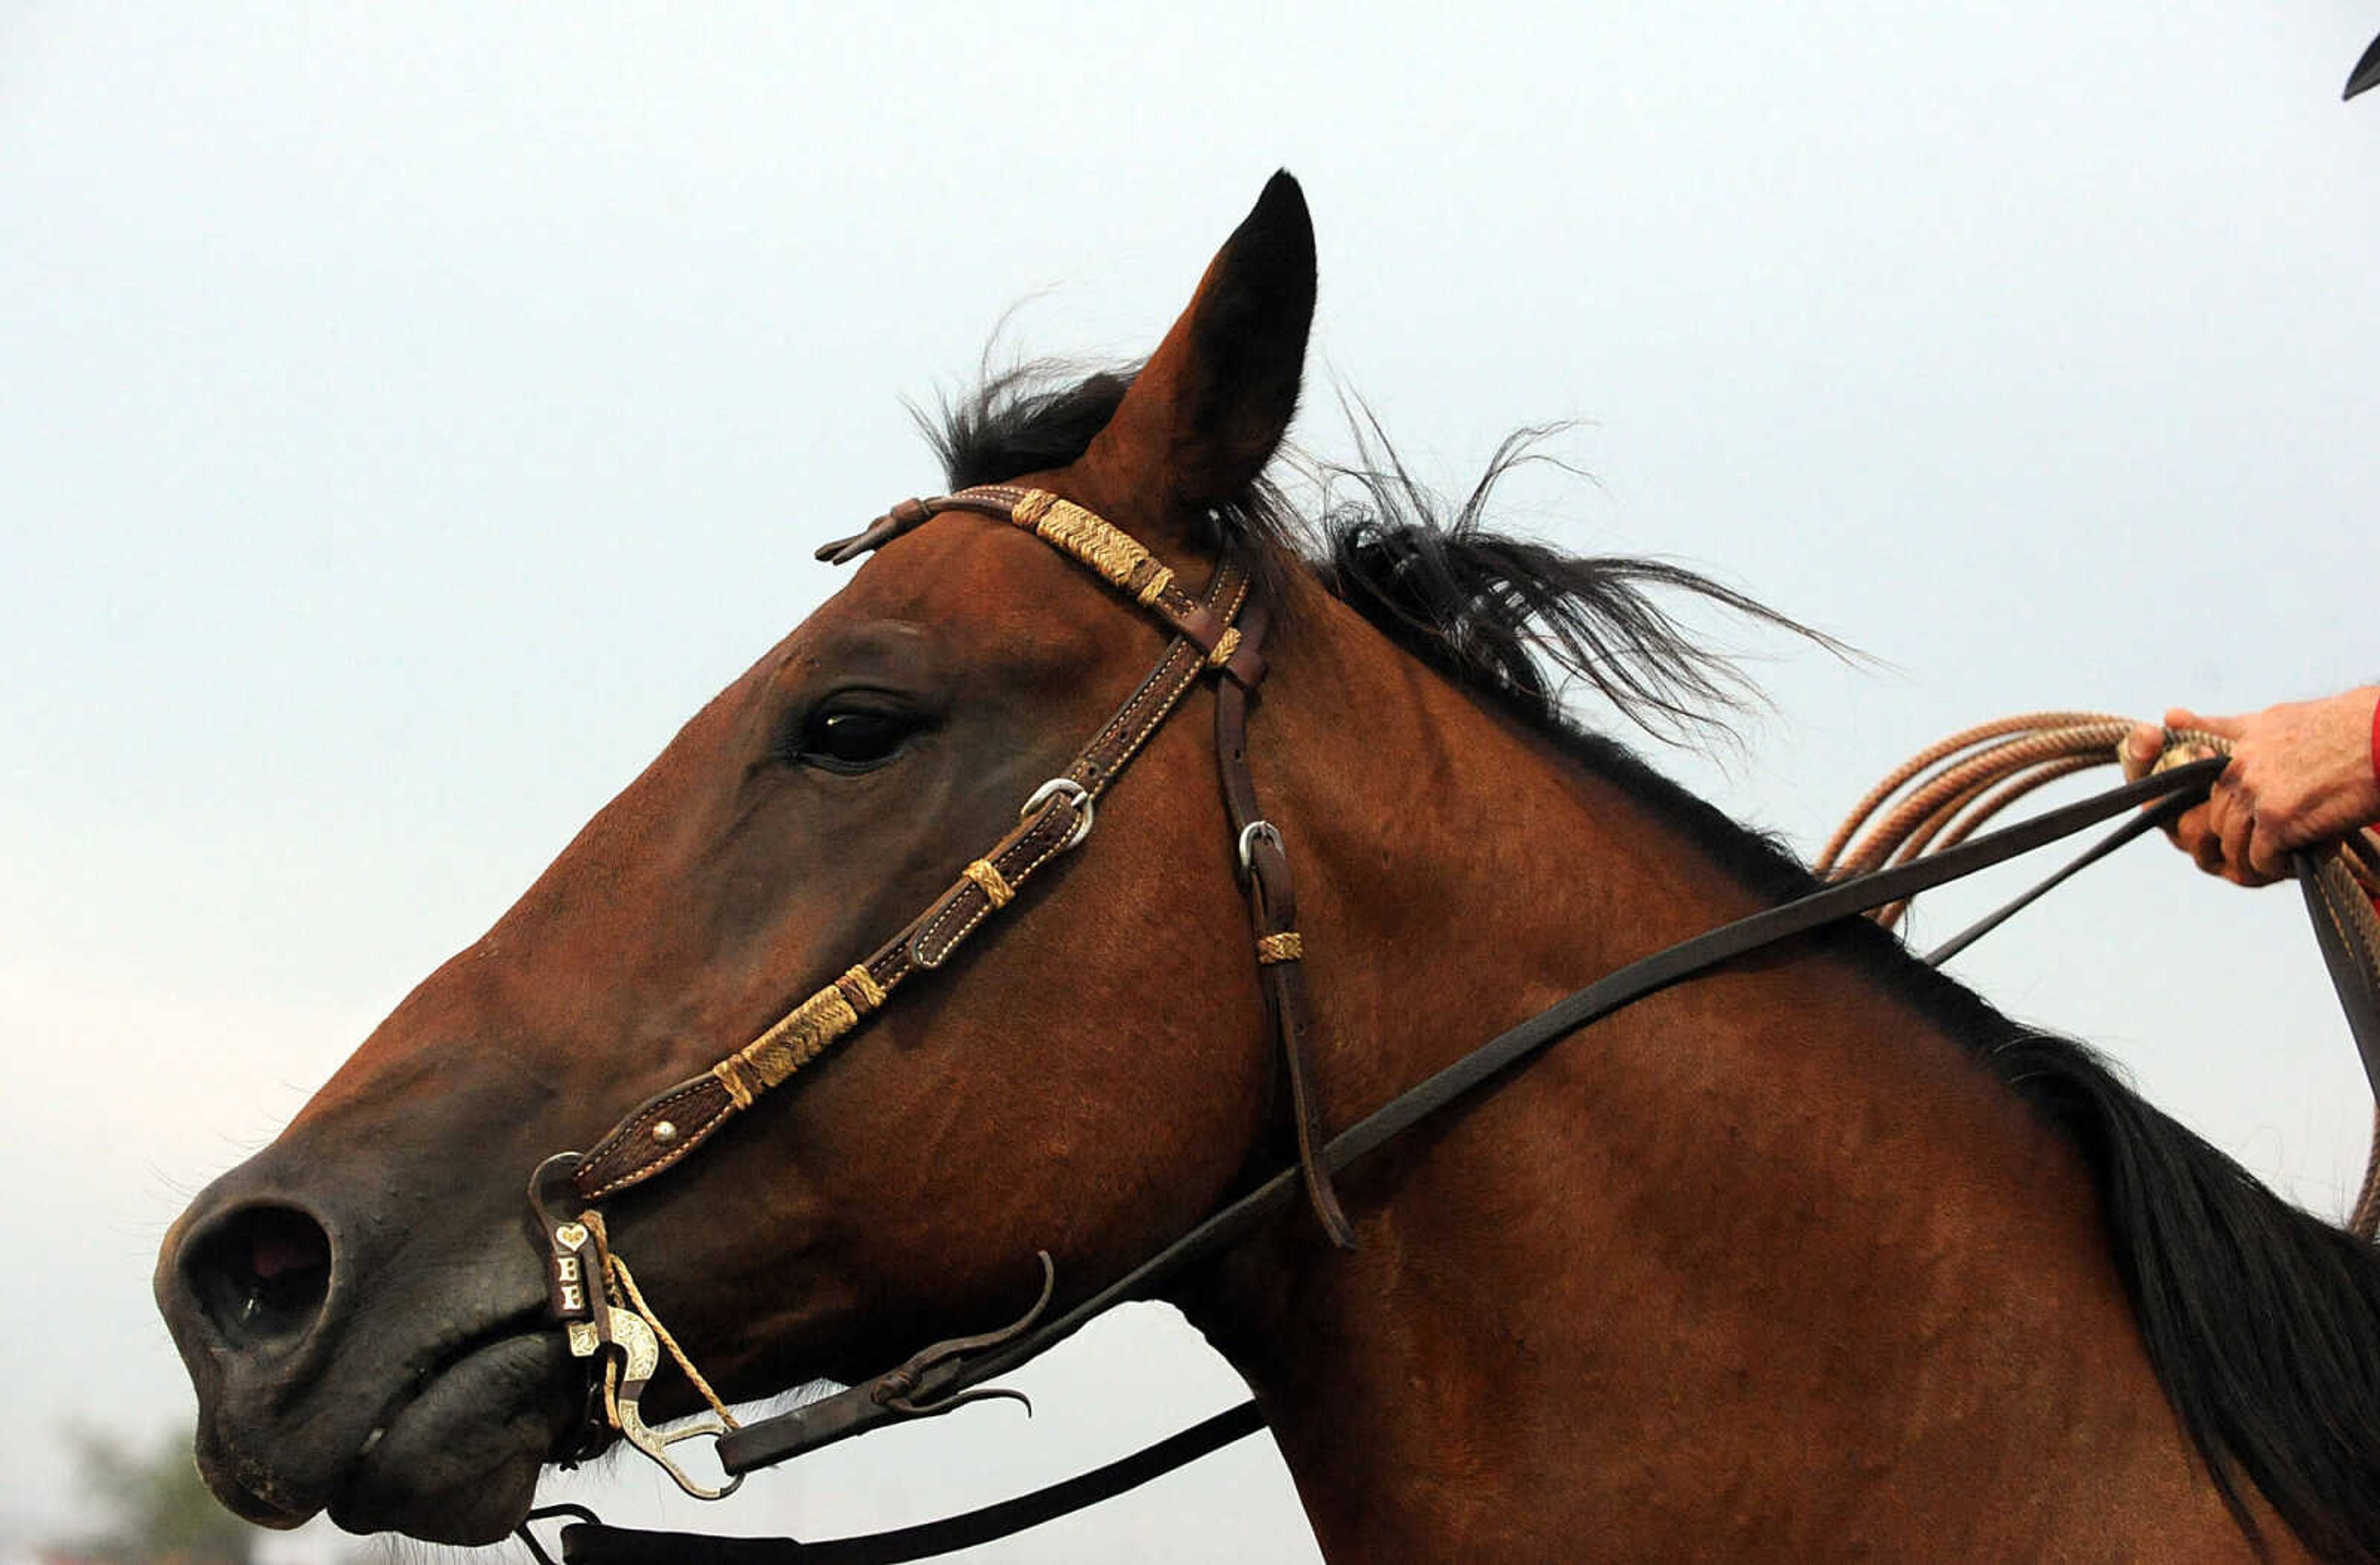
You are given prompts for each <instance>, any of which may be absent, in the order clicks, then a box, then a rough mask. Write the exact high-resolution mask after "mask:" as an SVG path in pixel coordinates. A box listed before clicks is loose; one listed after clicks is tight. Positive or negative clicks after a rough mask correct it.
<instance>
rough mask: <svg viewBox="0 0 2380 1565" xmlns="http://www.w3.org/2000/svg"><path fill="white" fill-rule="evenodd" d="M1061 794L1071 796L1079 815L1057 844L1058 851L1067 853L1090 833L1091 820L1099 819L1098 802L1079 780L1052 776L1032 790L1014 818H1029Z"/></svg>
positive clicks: (1079, 844)
mask: <svg viewBox="0 0 2380 1565" xmlns="http://www.w3.org/2000/svg"><path fill="white" fill-rule="evenodd" d="M1061 794H1065V795H1071V796H1072V799H1073V803H1074V807H1075V812H1076V813H1077V814H1078V815H1079V816H1080V817H1081V819H1078V820H1076V821H1075V829H1074V830H1073V831H1069V832H1067V833H1066V840H1065V841H1064V842H1062V843H1059V844H1058V851H1059V852H1060V853H1068V852H1071V851H1072V850H1074V849H1075V848H1078V847H1080V846H1082V845H1083V839H1084V838H1086V837H1087V836H1089V835H1090V834H1091V822H1092V821H1094V820H1096V819H1099V802H1098V801H1097V800H1096V799H1093V798H1092V797H1091V791H1090V790H1089V789H1088V788H1086V787H1084V786H1083V785H1082V784H1081V783H1080V782H1075V780H1074V779H1073V778H1071V777H1052V778H1051V779H1050V781H1048V782H1044V783H1042V784H1041V786H1039V787H1038V788H1036V789H1034V790H1033V796H1032V797H1031V798H1029V799H1027V800H1026V801H1025V807H1024V808H1022V809H1020V810H1018V811H1017V812H1016V819H1019V820H1029V819H1032V818H1033V812H1034V811H1035V810H1037V809H1039V808H1040V807H1042V806H1043V805H1045V804H1047V803H1049V802H1050V800H1051V799H1053V798H1055V797H1057V796H1058V795H1061Z"/></svg>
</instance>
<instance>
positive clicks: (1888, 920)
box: [1815, 711, 2380, 1240]
mask: <svg viewBox="0 0 2380 1565" xmlns="http://www.w3.org/2000/svg"><path fill="white" fill-rule="evenodd" d="M2135 726H2137V725H2136V724H2135V723H2134V722H2132V721H2131V720H2130V719H2128V718H2120V717H2114V716H2110V715H2109V714H2107V713H2105V712H2075V711H2045V712H2028V713H2025V714H2024V715H2022V716H2021V717H2009V718H2002V719H2000V720H1999V721H1998V722H1986V723H1983V724H1980V725H1978V726H1976V727H1973V728H1970V729H1967V730H1965V731H1963V732H1961V733H1958V734H1952V735H1950V736H1949V738H1947V739H1945V740H1943V741H1941V742H1940V743H1939V744H1937V745H1932V746H1927V747H1926V748H1925V749H1924V750H1922V751H1920V752H1919V753H1918V754H1916V755H1914V756H1912V757H1911V758H1909V759H1908V760H1906V761H1904V762H1902V763H1901V764H1900V766H1898V767H1896V768H1894V769H1893V770H1892V772H1891V773H1890V774H1889V775H1888V776H1887V777H1886V778H1885V779H1884V781H1882V782H1878V783H1877V784H1876V786H1875V787H1874V788H1872V789H1870V790H1869V791H1868V794H1867V796H1866V797H1865V798H1863V799H1862V800H1860V802H1859V805H1858V807H1856V808H1854V809H1853V810H1852V813H1851V815H1850V817H1849V818H1848V819H1845V820H1844V821H1843V823H1842V825H1841V826H1840V827H1839V828H1837V830H1836V831H1835V834H1834V836H1833V837H1832V838H1830V839H1829V840H1828V843H1827V846H1826V850H1825V851H1824V852H1823V853H1821V854H1820V855H1818V859H1817V863H1816V865H1815V868H1816V870H1817V872H1818V874H1819V875H1820V876H1821V877H1823V878H1825V879H1828V880H1844V879H1848V878H1849V877H1851V876H1853V875H1858V874H1863V873H1864V872H1866V871H1868V870H1872V869H1879V868H1882V867H1885V866H1886V865H1888V864H1905V863H1908V862H1910V861H1911V860H1913V859H1916V858H1920V857H1923V856H1925V855H1927V854H1932V853H1939V852H1941V851H1942V850H1943V849H1945V848H1949V847H1952V846H1955V845H1956V844H1958V843H1961V842H1963V841H1964V840H1966V838H1967V837H1969V836H1970V835H1972V834H1973V832H1974V831H1976V829H1977V828H1979V827H1981V826H1982V825H1983V824H1984V823H1985V821H1987V820H1989V819H1991V818H1992V817H1994V816H1996V815H1998V814H1999V813H2000V812H2001V811H2002V810H2004V809H2006V808H2007V807H2009V806H2010V805H2012V804H2014V803H2016V802H2017V801H2018V800H2019V799H2021V798H2023V797H2024V796H2025V795H2028V794H2030V793H2032V792H2034V790H2035V789H2038V788H2042V787H2045V786H2046V785H2047V784H2049V783H2051V782H2057V781H2058V779H2059V778H2062V777H2069V776H2071V775H2073V774H2074V773H2076V772H2078V771H2085V770H2090V769H2091V768H2093V767H2098V766H2115V765H2119V764H2121V762H2122V760H2123V753H2124V742H2125V740H2126V738H2127V737H2128V736H2129V735H2130V734H2131V731H2132V729H2133V728H2134V727H2135ZM2230 753H2231V742H2230V741H2229V740H2228V739H2226V738H2224V737H2223V736H2222V735H2220V734H2208V733H2205V732H2204V731H2202V730H2197V729H2176V728H2169V729H2167V730H2166V731H2165V744H2164V747H2163V753H2162V754H2161V755H2160V756H2159V758H2158V759H2157V762H2156V765H2155V768H2154V770H2165V769H2166V768H2167V767H2168V766H2171V765H2175V764H2178V763H2180V762H2182V761H2186V760H2190V759H2192V758H2195V757H2198V756H2204V755H2224V756H2228V755H2229V754H2230ZM1871 823H1872V824H1871ZM1854 839H1856V843H1854ZM2313 864H2314V874H2315V876H2316V878H2317V883H2318V887H2319V892H2320V902H2321V904H2322V905H2323V908H2324V910H2325V913H2327V915H2328V916H2329V917H2330V919H2331V921H2332V922H2333V924H2334V925H2335V926H2336V928H2337V929H2338V934H2339V936H2340V938H2341V940H2343V942H2344V943H2345V945H2346V948H2347V949H2348V951H2349V952H2351V953H2352V954H2353V956H2354V959H2355V960H2356V961H2357V963H2359V964H2361V965H2362V968H2363V970H2364V972H2365V973H2367V974H2369V975H2371V976H2372V977H2373V981H2374V983H2375V984H2380V914H2375V913H2374V908H2373V901H2372V899H2373V897H2374V895H2375V894H2380V833H2374V832H2373V831H2357V832H2354V833H2352V834H2351V836H2350V838H2349V840H2348V841H2346V842H2345V843H2337V844H2333V845H2330V846H2326V847H2324V848H2322V849H2320V850H2318V851H2316V852H2315V853H2314V854H2313ZM2077 867H2079V866H2077ZM2040 889H2043V890H2046V886H2045V887H2043V888H2040ZM2023 900H2026V901H2029V900H2030V896H2028V897H2027V898H2025V899H2023ZM2016 905H2022V901H2021V902H2020V903H2019V904H2016ZM1908 910H1909V904H1908V903H1907V901H1905V900H1904V901H1900V902H1895V903H1889V904H1886V905H1885V906H1882V907H1879V908H1876V910H1874V911H1873V912H1871V913H1870V914H1869V915H1868V916H1869V917H1871V918H1874V919H1875V920H1876V922H1877V923H1879V924H1881V925H1883V926H1884V927H1885V928H1888V929H1889V928H1895V927H1896V926H1897V925H1898V924H1899V923H1900V920H1901V918H1902V916H1904V915H1905V914H1906V913H1907V912H1908ZM2012 911H2014V908H2013V907H2011V908H2010V909H2006V910H2003V913H2002V914H2000V915H1995V916H1993V917H1992V918H1991V919H1988V920H1986V921H1985V923H1984V924H1982V925H1979V926H1977V927H1976V928H1974V929H1973V930H1971V931H1970V932H1969V933H1967V934H1965V935H1962V936H1961V937H1959V938H1958V939H1956V940H1952V941H1951V942H1949V944H1948V945H1946V946H1945V947H1943V948H1942V949H1941V950H1939V951H1937V952H1933V953H1932V954H1930V955H1929V956H1928V957H1927V958H1926V960H1927V961H1929V962H1933V963H1937V964H1938V963H1940V962H1942V961H1945V960H1947V959H1948V958H1949V957H1950V956H1951V955H1954V954H1956V953H1957V952H1959V951H1961V950H1963V949H1964V948H1965V946H1966V945H1967V943H1968V942H1969V941H1970V940H1973V939H1974V938H1975V937H1977V936H1979V935H1981V934H1982V933H1983V932H1985V930H1986V929H1988V928H1991V927H1992V926H1993V925H1996V924H1997V923H1998V919H1999V918H2000V917H2001V916H2005V913H2007V912H2012ZM2347 1227H2348V1230H2349V1231H2350V1232H2352V1233H2355V1234H2357V1235H2359V1236H2361V1237H2362V1238H2364V1239H2366V1240H2372V1239H2374V1238H2375V1237H2380V1102H2375V1103H2374V1113H2373V1140H2372V1149H2371V1152H2370V1153H2369V1155H2368V1156H2367V1157H2366V1158H2365V1159H2364V1166H2363V1183H2362V1189H2361V1191H2360V1192H2359V1193H2358V1195H2356V1198H2355V1206H2354V1207H2353V1209H2352V1211H2351V1212H2350V1215H2349V1217H2348V1219H2347Z"/></svg>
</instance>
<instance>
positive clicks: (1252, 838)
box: [1240, 820, 1289, 880]
mask: <svg viewBox="0 0 2380 1565" xmlns="http://www.w3.org/2000/svg"><path fill="white" fill-rule="evenodd" d="M1260 837H1261V838H1263V839H1264V840H1265V841H1267V842H1269V843H1272V845H1273V849H1274V851H1275V852H1278V853H1284V854H1285V853H1287V852H1288V851H1289V844H1288V843H1284V842H1282V841H1281V828H1280V827H1278V826H1275V825H1274V824H1273V823H1272V822H1271V821H1269V820H1251V821H1249V822H1248V823H1247V824H1246V825H1245V826H1243V827H1241V828H1240V879H1241V880H1246V879H1247V878H1248V877H1249V876H1251V875H1253V874H1255V873H1256V872H1257V867H1256V848H1257V839H1258V838H1260Z"/></svg>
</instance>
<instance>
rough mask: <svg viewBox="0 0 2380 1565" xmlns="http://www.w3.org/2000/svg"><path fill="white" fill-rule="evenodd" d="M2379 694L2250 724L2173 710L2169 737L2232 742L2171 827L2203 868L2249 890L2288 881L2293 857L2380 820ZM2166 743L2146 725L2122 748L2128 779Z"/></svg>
mask: <svg viewBox="0 0 2380 1565" xmlns="http://www.w3.org/2000/svg"><path fill="white" fill-rule="evenodd" d="M2375 702H2380V686H2369V685H2367V686H2364V687H2362V688H2361V689H2355V690H2350V691H2347V692H2346V693H2344V694H2342V695H2338V696H2332V697H2328V698H2325V699H2322V700H2318V701H2290V702H2286V703H2284V704H2282V705H2280V706H2276V707H2267V708H2265V710H2263V711H2260V712H2252V713H2250V714H2248V715H2246V716H2244V717H2201V716H2199V715H2198V714H2196V713H2194V712H2192V711H2188V710H2183V709H2181V708H2176V709H2174V710H2171V711H2168V713H2166V714H2165V722H2166V727H2168V728H2196V729H2201V730H2204V732H2206V733H2209V734H2220V735H2221V736H2223V737H2224V738H2226V739H2228V740H2230V741H2231V744H2232V751H2231V764H2230V765H2229V766H2228V767H2227V768H2225V769H2224V772H2223V775H2222V776H2221V777H2220V778H2218V779H2217V780H2216V783H2215V787H2214V790H2213V792H2212V793H2211V794H2209V795H2208V796H2207V800H2206V802H2205V803H2204V804H2203V805H2199V806H2197V807H2194V808H2192V809H2190V810H2188V811H2186V812H2184V814H2183V815H2182V816H2181V817H2180V819H2178V820H2176V821H2175V822H2174V823H2173V824H2172V825H2171V826H2169V827H2168V828H2167V834H2168V835H2169V836H2170V837H2172V838H2173V840H2174V843H2176V845H2178V846H2179V847H2180V848H2181V850H2182V851H2183V852H2185V853H2187V854H2189V855H2191V857H2192V859H2194V860H2195V861H2196V862H2197V864H2198V867H2200V868H2201V869H2204V870H2205V871H2206V872H2207V873H2209V874H2211V875H2220V876H2222V877H2223V878H2224V879H2225V880H2230V881H2233V882H2235V883H2237V884H2239V885H2242V886H2263V885H2269V884H2271V883H2272V882H2273V881H2275V880H2280V879H2282V878H2283V877H2285V876H2287V875H2288V873H2289V854H2290V853H2291V852H2292V851H2293V850H2295V849H2298V848H2302V847H2310V846H2312V845H2313V844H2314V843H2325V842H2329V841H2332V840H2333V839H2336V838H2338V837H2343V836H2345V835H2346V834H2347V833H2348V832H2350V831H2355V830H2356V829H2357V828H2359V827H2362V826H2368V825H2371V824H2372V823H2373V822H2374V821H2375V820H2380V774H2375V771H2374V746H2373V722H2374V710H2373V709H2374V703H2375ZM2163 744H2164V735H2163V734H2161V733H2160V732H2159V731H2158V730H2157V729H2156V728H2155V727H2154V726H2153V725H2151V724H2147V723H2143V724H2142V725H2141V726H2140V727H2138V728H2136V729H2134V730H2133V731H2132V733H2131V736H2130V737H2129V738H2127V739H2126V741H2125V754H2124V770H2125V773H2126V774H2127V775H2128V776H2138V775H2141V774H2142V773H2143V772H2145V771H2146V770H2148V768H2149V766H2150V765H2151V764H2152V763H2154V762H2155V758H2156V756H2157V752H2158V750H2159V749H2160V748H2161V747H2162V746H2163Z"/></svg>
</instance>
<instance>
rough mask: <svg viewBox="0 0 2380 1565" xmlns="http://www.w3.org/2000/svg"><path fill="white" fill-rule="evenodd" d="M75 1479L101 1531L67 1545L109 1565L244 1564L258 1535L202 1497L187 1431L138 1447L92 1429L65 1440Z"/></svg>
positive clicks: (204, 1491) (253, 1551)
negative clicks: (71, 1441) (102, 1521)
mask: <svg viewBox="0 0 2380 1565" xmlns="http://www.w3.org/2000/svg"><path fill="white" fill-rule="evenodd" d="M73 1439H74V1448H75V1467H76V1477H77V1481H78V1483H79V1486H81V1488H82V1490H83V1491H84V1496H85V1498H87V1499H88V1501H89V1502H90V1505H91V1510H93V1511H94V1512H95V1513H97V1514H98V1515H100V1516H103V1517H104V1518H105V1519H106V1522H105V1525H104V1530H103V1531H101V1532H98V1533H95V1534H93V1535H90V1536H87V1537H84V1538H79V1539H77V1540H75V1542H73V1543H72V1544H71V1545H69V1546H68V1547H71V1548H72V1549H73V1550H74V1551H75V1553H76V1554H77V1555H78V1556H79V1557H81V1558H84V1559H91V1560H94V1561H106V1562H109V1565H117V1562H121V1565H252V1562H253V1560H254V1559H255V1558H256V1547H257V1544H258V1542H259V1541H260V1540H261V1538H262V1537H263V1536H264V1534H263V1532H262V1531H261V1529H259V1528H257V1527H253V1526H251V1525H249V1523H246V1522H243V1521H241V1520H240V1519H239V1518H238V1517H237V1516H234V1515H233V1514H232V1513H231V1512H230V1511H228V1510H225V1509H224V1507H223V1502H222V1501H221V1500H218V1499H217V1498H215V1497H214V1496H212V1495H211V1494H209V1493H208V1492H207V1486H206V1485H205V1483H203V1482H202V1481H201V1480H200V1477H199V1468H198V1463H197V1462H193V1461H192V1460H191V1458H190V1437H189V1435H188V1431H174V1432H169V1433H167V1434H165V1435H164V1436H161V1437H159V1438H156V1439H153V1440H150V1441H148V1442H146V1443H140V1442H136V1441H131V1440H128V1439H126V1438H122V1437H120V1436H116V1435H113V1434H103V1433H100V1432H98V1431H95V1430H90V1429H85V1430H80V1431H78V1432H77V1433H76V1434H75V1436H74V1437H73Z"/></svg>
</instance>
